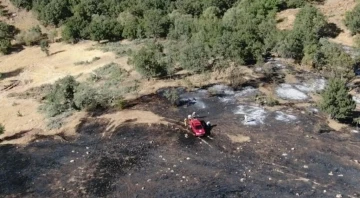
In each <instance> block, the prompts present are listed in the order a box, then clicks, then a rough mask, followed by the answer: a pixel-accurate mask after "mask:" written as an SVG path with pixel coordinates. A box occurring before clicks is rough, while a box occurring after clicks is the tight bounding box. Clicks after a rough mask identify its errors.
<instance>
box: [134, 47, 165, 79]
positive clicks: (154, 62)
mask: <svg viewBox="0 0 360 198" xmlns="http://www.w3.org/2000/svg"><path fill="white" fill-rule="evenodd" d="M164 56H165V55H164V52H163V46H162V45H160V44H156V43H151V44H148V45H146V46H145V47H143V48H141V49H140V50H139V51H138V52H136V53H134V55H133V56H132V58H131V61H130V63H132V64H133V65H134V66H135V69H136V71H138V72H139V73H140V74H141V75H142V76H144V77H146V78H151V77H161V76H165V75H166V71H167V70H166V65H165V63H164V61H163V59H164Z"/></svg>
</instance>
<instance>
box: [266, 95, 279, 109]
mask: <svg viewBox="0 0 360 198" xmlns="http://www.w3.org/2000/svg"><path fill="white" fill-rule="evenodd" d="M265 104H266V105H268V106H270V107H273V106H276V105H279V104H280V102H279V101H278V100H276V99H275V98H273V97H271V96H268V97H267V98H266V100H265Z"/></svg>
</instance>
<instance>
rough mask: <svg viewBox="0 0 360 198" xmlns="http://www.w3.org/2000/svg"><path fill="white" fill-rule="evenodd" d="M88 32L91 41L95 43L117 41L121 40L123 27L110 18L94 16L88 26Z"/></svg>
mask: <svg viewBox="0 0 360 198" xmlns="http://www.w3.org/2000/svg"><path fill="white" fill-rule="evenodd" d="M88 31H89V35H90V39H91V40H94V41H100V40H104V39H110V40H116V39H119V38H121V34H122V26H121V25H120V23H119V22H118V21H116V20H114V19H110V18H109V17H106V16H103V15H101V16H99V15H94V16H93V19H92V21H91V22H90V24H89V26H88Z"/></svg>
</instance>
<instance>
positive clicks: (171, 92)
mask: <svg viewBox="0 0 360 198" xmlns="http://www.w3.org/2000/svg"><path fill="white" fill-rule="evenodd" d="M164 96H165V98H166V99H168V100H169V101H170V102H171V104H172V105H177V103H178V101H179V98H180V96H179V93H178V91H177V89H176V88H172V89H168V90H166V91H165V93H164Z"/></svg>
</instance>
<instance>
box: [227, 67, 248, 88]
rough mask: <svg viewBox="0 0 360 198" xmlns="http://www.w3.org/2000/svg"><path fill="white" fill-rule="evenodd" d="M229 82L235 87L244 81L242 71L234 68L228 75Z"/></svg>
mask: <svg viewBox="0 0 360 198" xmlns="http://www.w3.org/2000/svg"><path fill="white" fill-rule="evenodd" d="M228 80H229V83H230V85H231V86H232V87H234V88H237V87H239V86H241V85H242V84H244V83H245V81H246V79H245V78H244V73H243V72H242V71H241V70H240V69H239V68H234V69H232V70H231V71H230V74H229V76H228Z"/></svg>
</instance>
